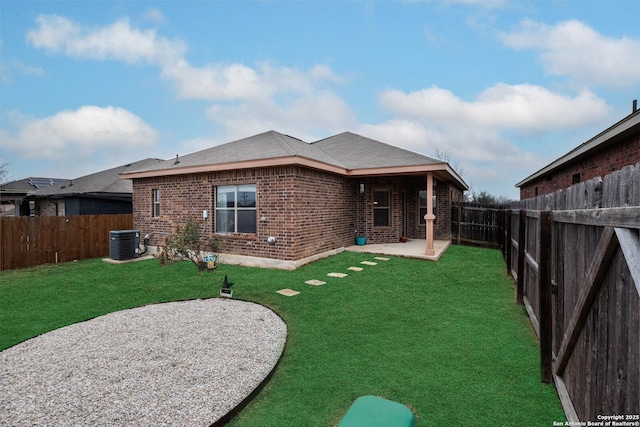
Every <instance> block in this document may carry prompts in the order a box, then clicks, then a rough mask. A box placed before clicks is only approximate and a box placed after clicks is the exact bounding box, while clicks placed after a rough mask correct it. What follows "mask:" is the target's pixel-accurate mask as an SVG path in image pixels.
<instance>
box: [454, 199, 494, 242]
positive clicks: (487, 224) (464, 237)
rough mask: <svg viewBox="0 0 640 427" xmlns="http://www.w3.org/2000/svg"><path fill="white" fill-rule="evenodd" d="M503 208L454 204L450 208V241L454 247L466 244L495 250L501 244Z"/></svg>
mask: <svg viewBox="0 0 640 427" xmlns="http://www.w3.org/2000/svg"><path fill="white" fill-rule="evenodd" d="M503 210H504V206H499V205H496V206H493V205H478V204H473V203H454V204H453V205H452V207H451V236H452V237H451V240H452V242H453V243H454V244H456V245H461V244H468V245H475V246H486V247H495V248H497V247H498V246H499V245H500V244H502V235H503V234H502V230H503V224H502V223H501V220H502V219H503V215H502V212H503Z"/></svg>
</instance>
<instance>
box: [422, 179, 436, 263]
mask: <svg viewBox="0 0 640 427" xmlns="http://www.w3.org/2000/svg"><path fill="white" fill-rule="evenodd" d="M434 219H436V216H435V215H434V214H433V173H432V172H428V173H427V214H426V215H425V216H424V220H425V222H426V224H427V249H426V250H425V251H424V253H425V255H430V256H433V255H435V254H436V251H435V249H433V220H434Z"/></svg>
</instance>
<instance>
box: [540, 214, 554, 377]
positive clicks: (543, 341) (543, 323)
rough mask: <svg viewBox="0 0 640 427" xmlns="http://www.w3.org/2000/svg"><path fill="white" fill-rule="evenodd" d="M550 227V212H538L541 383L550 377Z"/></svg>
mask: <svg viewBox="0 0 640 427" xmlns="http://www.w3.org/2000/svg"><path fill="white" fill-rule="evenodd" d="M552 227H553V221H552V219H551V212H549V211H542V212H540V229H539V230H540V249H539V251H538V252H539V260H538V290H539V307H540V315H539V317H538V325H539V328H540V376H541V380H542V382H543V383H550V382H551V379H552V375H553V374H552V364H553V359H552V348H551V345H552V334H553V332H552V314H551V311H552V305H551V267H552V265H551V264H552V259H551V258H552V250H551V244H552V243H551V242H552V237H551V233H552Z"/></svg>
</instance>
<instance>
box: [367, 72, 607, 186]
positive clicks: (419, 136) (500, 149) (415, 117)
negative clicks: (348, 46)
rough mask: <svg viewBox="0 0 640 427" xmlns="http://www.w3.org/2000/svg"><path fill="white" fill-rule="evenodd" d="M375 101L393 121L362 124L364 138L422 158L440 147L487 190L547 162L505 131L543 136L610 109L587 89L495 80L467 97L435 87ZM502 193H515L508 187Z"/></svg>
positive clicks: (394, 92) (383, 96)
mask: <svg viewBox="0 0 640 427" xmlns="http://www.w3.org/2000/svg"><path fill="white" fill-rule="evenodd" d="M379 101H380V105H381V107H382V108H383V109H385V110H387V111H389V112H390V113H392V115H393V116H394V117H395V118H394V119H392V120H389V121H387V122H384V123H380V124H372V125H362V126H361V127H360V131H361V132H362V133H363V134H364V135H367V136H371V137H373V138H378V139H381V140H383V141H387V142H389V143H392V144H395V145H398V146H401V147H404V148H407V149H410V150H413V151H417V152H420V153H423V154H427V155H432V156H433V155H435V153H436V152H438V151H440V152H446V153H447V154H449V155H450V157H451V159H452V160H451V161H452V164H453V166H454V167H455V168H459V169H461V170H463V171H464V175H463V178H464V179H465V180H466V181H467V182H468V183H469V184H473V185H474V187H475V188H477V189H478V190H488V191H490V192H493V191H494V189H495V188H503V187H504V183H505V182H513V183H516V182H518V181H519V180H520V179H522V178H523V175H525V174H526V172H523V171H530V170H531V169H532V167H533V166H532V165H542V164H544V163H545V162H546V161H548V160H549V159H545V158H543V155H539V154H535V153H533V152H531V151H530V150H527V149H523V148H520V147H518V146H516V145H515V144H514V143H513V142H512V141H511V139H510V138H511V137H512V136H514V135H520V136H525V137H526V138H527V139H528V140H531V139H532V138H531V136H532V135H535V137H536V138H535V139H538V138H539V137H542V138H544V135H546V134H551V133H553V132H557V131H566V130H572V129H580V128H582V127H584V126H588V125H591V124H593V123H594V122H596V123H597V122H600V121H606V120H607V119H608V114H609V112H610V110H609V107H608V106H607V104H606V102H605V101H604V100H602V99H600V98H598V97H597V96H596V95H594V94H593V93H591V92H589V91H586V90H583V91H580V92H579V93H578V94H576V95H573V96H572V95H568V94H563V93H556V92H552V91H550V90H548V89H546V88H544V87H541V86H535V85H527V84H524V85H508V84H505V83H498V84H496V85H494V86H492V87H490V88H488V89H486V90H484V91H483V92H482V93H480V94H479V95H477V96H476V97H475V98H473V99H471V100H465V99H462V98H461V97H459V96H457V95H455V94H454V93H453V92H451V91H449V90H446V89H442V88H438V87H431V88H428V89H423V90H418V91H414V92H402V91H399V90H386V91H384V92H382V93H381V94H380V96H379ZM508 196H511V197H516V191H515V189H514V192H513V194H509V195H508Z"/></svg>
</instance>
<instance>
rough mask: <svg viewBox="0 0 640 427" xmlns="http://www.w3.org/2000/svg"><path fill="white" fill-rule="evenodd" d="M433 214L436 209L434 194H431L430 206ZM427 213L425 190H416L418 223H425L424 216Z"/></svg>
mask: <svg viewBox="0 0 640 427" xmlns="http://www.w3.org/2000/svg"><path fill="white" fill-rule="evenodd" d="M431 210H432V211H433V212H431V213H433V214H435V210H436V195H435V194H434V195H433V206H432V208H431ZM426 214H427V190H421V191H418V217H419V218H418V219H419V221H420V224H426V223H427V221H425V219H424V216H425V215H426Z"/></svg>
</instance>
